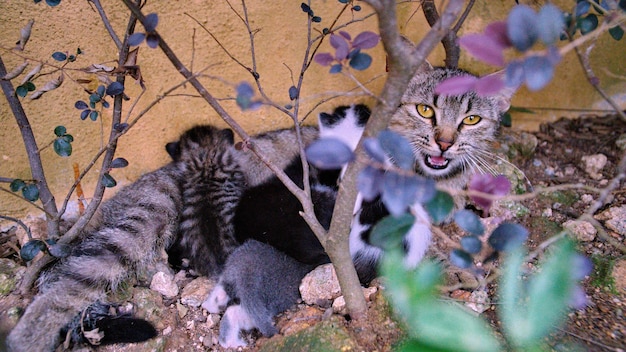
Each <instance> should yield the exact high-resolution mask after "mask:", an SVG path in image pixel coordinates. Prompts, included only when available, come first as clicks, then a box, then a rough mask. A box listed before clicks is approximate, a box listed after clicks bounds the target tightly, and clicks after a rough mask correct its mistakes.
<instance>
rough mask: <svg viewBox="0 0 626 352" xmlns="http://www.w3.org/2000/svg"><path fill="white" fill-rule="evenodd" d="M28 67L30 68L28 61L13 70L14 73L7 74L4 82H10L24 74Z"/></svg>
mask: <svg viewBox="0 0 626 352" xmlns="http://www.w3.org/2000/svg"><path fill="white" fill-rule="evenodd" d="M26 66H28V61H24V63H23V64H21V65H19V66H17V67H16V68H14V69H13V71H11V72H9V73H7V74H6V75H4V77H2V79H3V80H5V81H8V80H10V79H13V78H15V77H17V76H19V75H20V74H22V72H24V69H26Z"/></svg>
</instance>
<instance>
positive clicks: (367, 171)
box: [356, 166, 384, 201]
mask: <svg viewBox="0 0 626 352" xmlns="http://www.w3.org/2000/svg"><path fill="white" fill-rule="evenodd" d="M383 175H384V174H383V172H382V171H381V170H379V169H376V168H373V167H371V166H366V167H365V168H364V169H363V171H361V172H360V173H359V176H358V177H357V179H356V188H357V189H358V190H359V192H361V195H362V196H363V199H364V200H365V201H371V200H373V199H374V198H376V197H377V196H378V195H379V194H380V191H381V189H382V182H383Z"/></svg>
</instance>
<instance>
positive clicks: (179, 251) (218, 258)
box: [166, 126, 246, 276]
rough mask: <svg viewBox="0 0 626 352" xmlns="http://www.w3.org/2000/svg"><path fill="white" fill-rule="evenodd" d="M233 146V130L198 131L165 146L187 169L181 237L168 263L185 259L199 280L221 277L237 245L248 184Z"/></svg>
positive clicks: (170, 252) (175, 160) (208, 128)
mask: <svg viewBox="0 0 626 352" xmlns="http://www.w3.org/2000/svg"><path fill="white" fill-rule="evenodd" d="M233 143H234V135H233V132H232V131H231V130H230V129H224V130H220V131H215V129H214V128H213V127H211V126H199V127H196V128H194V129H191V130H189V131H187V132H185V133H184V134H183V135H182V136H181V139H180V141H178V142H172V143H168V144H167V145H166V149H167V151H168V153H169V154H170V156H171V157H172V159H173V160H174V162H177V163H180V164H181V165H183V166H184V177H183V182H182V190H183V211H182V214H181V221H180V236H179V238H178V239H177V241H176V243H175V244H174V245H173V246H172V248H170V249H169V251H168V254H169V256H170V257H171V259H170V262H174V263H176V262H178V261H179V260H178V259H177V257H180V256H181V255H182V256H184V257H186V258H187V259H189V265H190V266H191V268H193V269H194V270H195V271H196V272H197V273H199V274H201V275H206V276H213V275H217V274H219V273H220V271H221V269H222V267H223V265H224V263H225V262H226V258H227V257H228V255H229V254H230V253H231V252H232V251H233V250H234V249H235V247H237V245H238V243H237V240H236V239H235V233H234V226H233V217H234V216H235V209H236V207H237V204H238V203H239V199H240V198H241V194H242V193H243V190H244V189H245V187H246V180H245V175H244V174H243V172H242V171H241V168H240V166H239V163H238V160H237V159H236V157H235V156H234V155H233V152H232V151H233V150H234V149H233V148H232V146H233ZM188 150H194V151H199V152H195V153H188V152H186V151H188Z"/></svg>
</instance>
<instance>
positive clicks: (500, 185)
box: [469, 174, 511, 214]
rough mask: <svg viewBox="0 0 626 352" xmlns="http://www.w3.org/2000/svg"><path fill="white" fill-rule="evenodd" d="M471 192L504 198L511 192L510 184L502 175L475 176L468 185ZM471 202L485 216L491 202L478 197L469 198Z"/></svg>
mask: <svg viewBox="0 0 626 352" xmlns="http://www.w3.org/2000/svg"><path fill="white" fill-rule="evenodd" d="M469 189H470V190H471V191H478V192H482V193H487V194H491V195H493V196H504V195H506V194H508V193H509V191H510V190H511V182H509V180H508V179H507V178H506V176H504V175H498V176H495V177H494V176H493V175H490V174H477V175H474V177H472V180H471V181H470V184H469ZM471 199H472V201H473V202H474V203H475V204H476V205H477V206H479V207H480V208H481V209H482V210H483V211H484V212H485V213H486V214H488V213H489V208H491V204H492V203H493V201H492V200H491V199H487V198H483V197H480V196H471Z"/></svg>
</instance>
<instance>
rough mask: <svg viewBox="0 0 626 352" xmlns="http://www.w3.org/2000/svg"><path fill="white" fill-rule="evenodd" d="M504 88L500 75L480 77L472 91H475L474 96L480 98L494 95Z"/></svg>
mask: <svg viewBox="0 0 626 352" xmlns="http://www.w3.org/2000/svg"><path fill="white" fill-rule="evenodd" d="M504 88H505V85H504V80H503V77H502V75H500V74H491V75H487V76H484V77H480V78H479V79H478V80H477V81H476V84H475V85H474V91H476V94H478V95H482V96H490V95H496V94H498V92H500V91H501V90H502V89H504Z"/></svg>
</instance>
